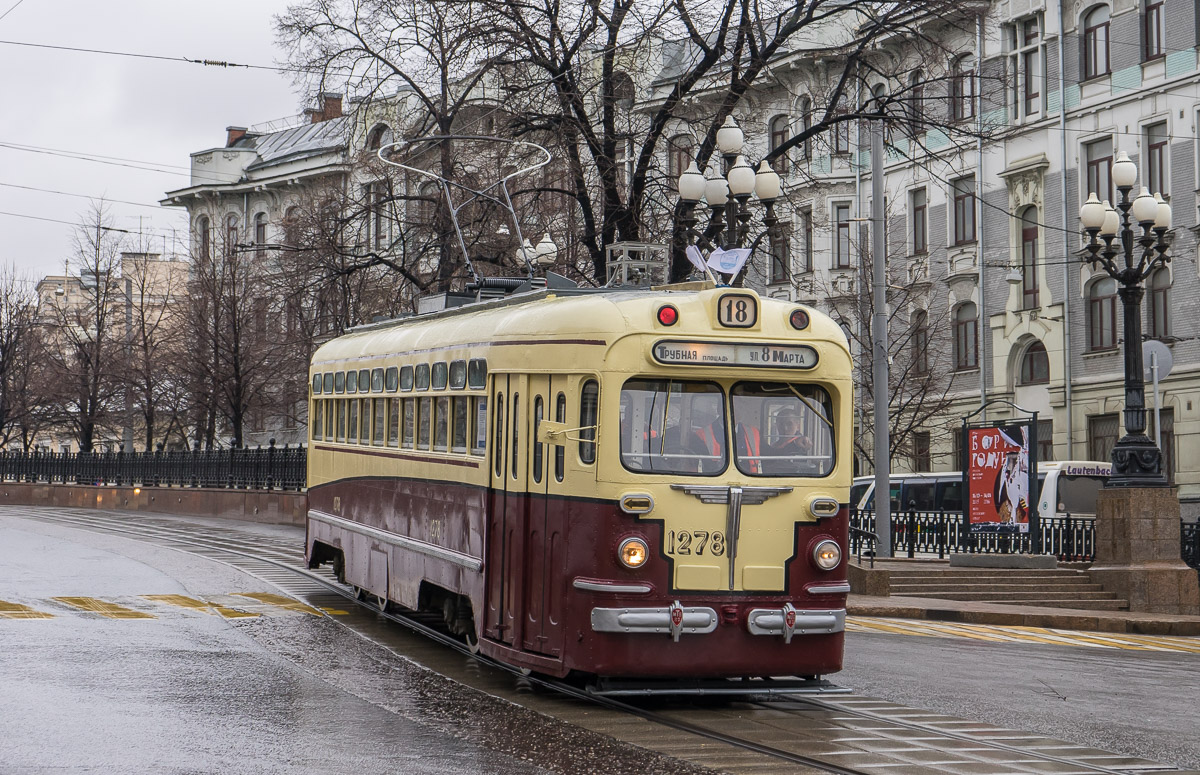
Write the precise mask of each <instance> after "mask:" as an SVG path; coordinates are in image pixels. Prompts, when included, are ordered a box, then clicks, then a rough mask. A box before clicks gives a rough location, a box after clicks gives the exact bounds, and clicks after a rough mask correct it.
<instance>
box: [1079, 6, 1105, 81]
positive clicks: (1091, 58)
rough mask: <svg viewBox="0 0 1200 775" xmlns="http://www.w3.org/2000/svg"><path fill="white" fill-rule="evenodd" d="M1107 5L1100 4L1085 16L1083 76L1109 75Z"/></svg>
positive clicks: (1085, 78)
mask: <svg viewBox="0 0 1200 775" xmlns="http://www.w3.org/2000/svg"><path fill="white" fill-rule="evenodd" d="M1108 18H1109V10H1108V6H1107V5H1098V6H1096V7H1095V8H1093V9H1092V10H1090V11H1088V12H1087V14H1085V15H1084V17H1083V78H1084V80H1087V79H1089V78H1099V77H1100V76H1102V75H1108V73H1109V67H1108V40H1109V38H1108Z"/></svg>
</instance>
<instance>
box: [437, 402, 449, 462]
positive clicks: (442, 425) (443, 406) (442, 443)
mask: <svg viewBox="0 0 1200 775" xmlns="http://www.w3.org/2000/svg"><path fill="white" fill-rule="evenodd" d="M436 409H437V412H436V413H435V414H434V420H436V422H435V423H434V428H433V448H434V449H436V450H437V451H438V452H445V451H446V432H447V431H446V429H447V426H448V424H449V422H450V399H449V398H447V397H446V396H438V398H437V404H436Z"/></svg>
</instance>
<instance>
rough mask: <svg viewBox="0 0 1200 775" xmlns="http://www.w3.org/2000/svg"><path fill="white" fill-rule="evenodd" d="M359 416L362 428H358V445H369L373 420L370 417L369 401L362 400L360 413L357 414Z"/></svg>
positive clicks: (367, 399)
mask: <svg viewBox="0 0 1200 775" xmlns="http://www.w3.org/2000/svg"><path fill="white" fill-rule="evenodd" d="M359 416H360V417H362V427H361V428H359V433H358V443H359V444H363V445H366V444H370V443H371V420H372V419H373V418H372V416H371V399H369V398H364V399H363V400H362V411H361V412H360V413H359Z"/></svg>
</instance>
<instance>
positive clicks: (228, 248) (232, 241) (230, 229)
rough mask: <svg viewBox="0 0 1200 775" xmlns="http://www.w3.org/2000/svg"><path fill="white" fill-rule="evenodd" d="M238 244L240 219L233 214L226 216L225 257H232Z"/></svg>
mask: <svg viewBox="0 0 1200 775" xmlns="http://www.w3.org/2000/svg"><path fill="white" fill-rule="evenodd" d="M237 242H238V219H237V216H236V215H233V214H232V213H231V214H229V215H227V216H225V255H227V256H232V255H233V249H234V248H235V247H236V246H237Z"/></svg>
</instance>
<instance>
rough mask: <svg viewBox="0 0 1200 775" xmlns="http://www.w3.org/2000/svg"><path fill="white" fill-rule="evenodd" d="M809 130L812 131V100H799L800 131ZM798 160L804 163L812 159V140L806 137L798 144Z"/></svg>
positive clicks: (806, 98)
mask: <svg viewBox="0 0 1200 775" xmlns="http://www.w3.org/2000/svg"><path fill="white" fill-rule="evenodd" d="M809 129H812V100H810V99H809V98H808V97H805V98H803V99H801V100H800V131H801V132H807V131H808V130H809ZM800 158H801V159H803V160H805V161H808V160H809V159H811V158H812V138H810V137H806V138H804V142H802V143H801V144H800Z"/></svg>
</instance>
